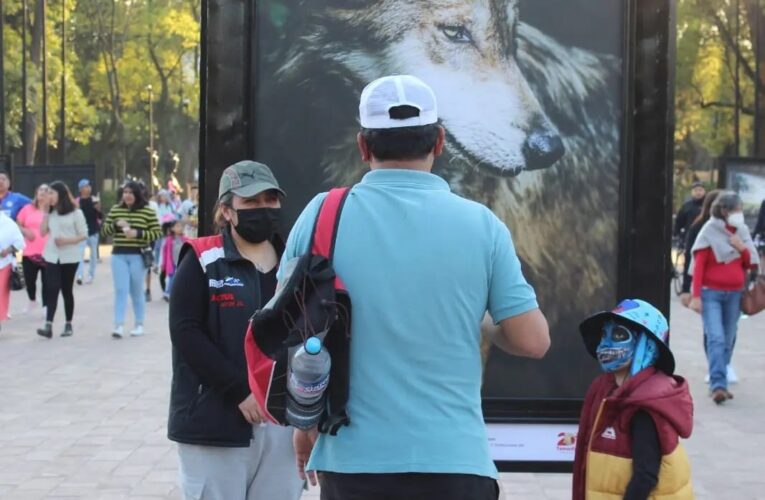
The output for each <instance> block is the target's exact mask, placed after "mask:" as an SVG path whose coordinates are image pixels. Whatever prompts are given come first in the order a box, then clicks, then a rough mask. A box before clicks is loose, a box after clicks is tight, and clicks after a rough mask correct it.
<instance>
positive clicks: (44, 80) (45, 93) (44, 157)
mask: <svg viewBox="0 0 765 500" xmlns="http://www.w3.org/2000/svg"><path fill="white" fill-rule="evenodd" d="M40 1H41V2H42V9H40V10H41V11H42V19H41V20H40V21H41V22H42V39H41V42H42V95H43V105H42V122H43V129H42V162H43V165H47V164H48V47H47V45H46V42H45V31H46V29H45V27H46V26H47V24H48V23H47V22H46V21H47V17H48V13H47V12H46V11H47V9H46V3H47V0H40Z"/></svg>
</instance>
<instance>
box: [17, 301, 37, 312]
mask: <svg viewBox="0 0 765 500" xmlns="http://www.w3.org/2000/svg"><path fill="white" fill-rule="evenodd" d="M35 309H37V302H36V301H34V300H30V301H29V302H27V305H26V306H24V310H23V311H21V314H29V313H30V312H31V311H34V310H35Z"/></svg>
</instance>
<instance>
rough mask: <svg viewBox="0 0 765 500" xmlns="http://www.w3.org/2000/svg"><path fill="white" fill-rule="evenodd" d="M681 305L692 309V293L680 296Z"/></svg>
mask: <svg viewBox="0 0 765 500" xmlns="http://www.w3.org/2000/svg"><path fill="white" fill-rule="evenodd" d="M680 303H681V304H683V307H690V305H691V294H690V293H683V294H680Z"/></svg>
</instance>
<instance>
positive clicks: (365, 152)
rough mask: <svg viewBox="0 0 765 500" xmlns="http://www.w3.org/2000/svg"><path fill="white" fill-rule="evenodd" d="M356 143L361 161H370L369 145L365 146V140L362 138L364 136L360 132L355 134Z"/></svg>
mask: <svg viewBox="0 0 765 500" xmlns="http://www.w3.org/2000/svg"><path fill="white" fill-rule="evenodd" d="M356 143H357V144H358V145H359V153H361V161H363V162H364V163H369V162H370V161H372V153H370V152H369V146H367V141H366V140H364V136H363V135H362V134H361V132H359V133H358V134H357V135H356Z"/></svg>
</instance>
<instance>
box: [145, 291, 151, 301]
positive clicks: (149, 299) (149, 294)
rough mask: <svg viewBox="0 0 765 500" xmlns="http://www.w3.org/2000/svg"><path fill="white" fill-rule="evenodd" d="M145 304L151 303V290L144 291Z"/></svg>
mask: <svg viewBox="0 0 765 500" xmlns="http://www.w3.org/2000/svg"><path fill="white" fill-rule="evenodd" d="M146 302H151V290H146Z"/></svg>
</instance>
